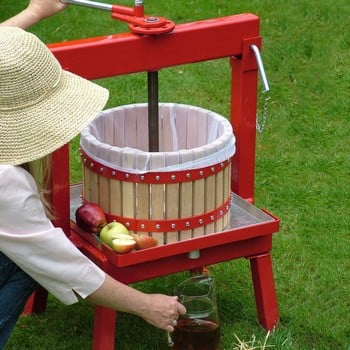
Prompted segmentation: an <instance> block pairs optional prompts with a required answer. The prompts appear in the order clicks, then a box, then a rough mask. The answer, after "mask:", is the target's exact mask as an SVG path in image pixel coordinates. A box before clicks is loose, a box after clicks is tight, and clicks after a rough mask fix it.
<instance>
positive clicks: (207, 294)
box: [171, 275, 220, 350]
mask: <svg viewBox="0 0 350 350" xmlns="http://www.w3.org/2000/svg"><path fill="white" fill-rule="evenodd" d="M175 295H177V296H178V298H179V301H180V302H181V303H182V304H183V305H184V306H185V307H186V310H187V311H186V314H185V315H182V316H181V317H180V319H179V320H178V321H177V325H176V326H175V330H174V332H173V333H172V334H171V338H172V342H173V348H172V349H173V350H219V349H220V327H219V317H218V310H217V303H216V289H215V281H214V279H213V278H212V277H210V276H207V275H200V276H195V277H191V278H189V279H187V280H185V281H183V282H182V283H180V284H179V285H178V286H177V287H176V288H175Z"/></svg>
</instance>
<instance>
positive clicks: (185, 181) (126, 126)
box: [81, 103, 235, 244]
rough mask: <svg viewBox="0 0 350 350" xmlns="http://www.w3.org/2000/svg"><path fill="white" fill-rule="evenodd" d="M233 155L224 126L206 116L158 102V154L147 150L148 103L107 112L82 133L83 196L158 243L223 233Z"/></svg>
mask: <svg viewBox="0 0 350 350" xmlns="http://www.w3.org/2000/svg"><path fill="white" fill-rule="evenodd" d="M234 152H235V138H234V135H233V131H232V127H231V124H230V123H229V122H228V120H226V119H225V118H224V117H222V116H220V115H218V114H216V113H214V112H212V111H209V110H206V109H202V108H199V107H194V106H189V105H183V104H175V103H160V104H159V152H148V107H147V104H134V105H127V106H121V107H117V108H112V109H109V110H106V111H103V112H102V113H101V114H100V115H99V116H98V117H97V118H96V119H95V120H94V121H93V122H92V123H91V124H90V125H89V126H88V127H87V128H85V129H84V130H83V131H82V133H81V157H82V163H83V197H84V198H85V199H86V200H87V201H91V202H96V203H98V204H100V206H101V207H102V208H103V209H104V211H105V213H106V215H107V219H108V221H113V220H116V221H119V222H121V223H123V224H124V225H126V226H127V227H128V229H129V230H130V231H131V232H139V233H148V234H149V235H152V236H154V237H155V238H156V239H157V240H158V242H159V244H167V243H171V242H178V241H182V240H186V239H190V238H193V237H198V236H202V235H205V234H208V233H213V232H218V231H222V230H223V229H224V228H225V227H226V225H227V224H228V222H229V217H230V194H231V193H230V183H231V161H230V159H231V157H232V155H233V154H234Z"/></svg>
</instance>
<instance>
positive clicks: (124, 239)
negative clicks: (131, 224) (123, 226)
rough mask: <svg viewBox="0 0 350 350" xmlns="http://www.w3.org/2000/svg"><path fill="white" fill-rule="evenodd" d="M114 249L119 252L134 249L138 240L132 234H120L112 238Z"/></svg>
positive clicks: (127, 251) (123, 252)
mask: <svg viewBox="0 0 350 350" xmlns="http://www.w3.org/2000/svg"><path fill="white" fill-rule="evenodd" d="M111 246H112V249H113V250H114V251H115V252H116V253H119V254H125V253H129V252H130V251H132V250H133V249H134V248H135V246H136V241H135V240H134V238H133V237H132V236H131V235H125V234H119V235H118V236H117V237H115V238H113V239H112V245H111Z"/></svg>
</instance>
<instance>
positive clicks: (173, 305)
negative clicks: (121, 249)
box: [86, 275, 186, 332]
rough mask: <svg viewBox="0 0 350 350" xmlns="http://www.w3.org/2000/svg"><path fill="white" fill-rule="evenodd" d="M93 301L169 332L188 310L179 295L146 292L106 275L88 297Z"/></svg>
mask: <svg viewBox="0 0 350 350" xmlns="http://www.w3.org/2000/svg"><path fill="white" fill-rule="evenodd" d="M86 299H87V300H89V301H90V302H91V303H93V304H97V305H100V306H104V307H108V308H111V309H114V310H117V311H121V312H127V313H131V314H134V315H136V316H139V317H141V318H143V319H144V320H146V321H147V322H148V323H150V324H151V325H153V326H155V327H158V328H161V329H164V330H166V331H168V332H172V331H173V330H174V324H173V320H177V319H178V318H179V315H181V314H184V313H185V312H186V309H185V307H184V306H183V305H182V304H180V303H179V302H178V301H177V297H174V296H167V295H163V294H145V293H142V292H140V291H138V290H136V289H134V288H131V287H129V286H127V285H125V284H122V283H120V282H118V281H116V280H115V279H113V278H111V277H110V276H108V275H106V278H105V281H104V282H103V284H102V285H101V287H100V288H98V289H97V290H96V291H95V292H93V293H92V294H90V295H89V296H88V297H87V298H86Z"/></svg>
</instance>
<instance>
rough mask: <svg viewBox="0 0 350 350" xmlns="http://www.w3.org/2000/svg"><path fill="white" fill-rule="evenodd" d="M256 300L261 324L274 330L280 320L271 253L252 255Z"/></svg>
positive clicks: (251, 264)
mask: <svg viewBox="0 0 350 350" xmlns="http://www.w3.org/2000/svg"><path fill="white" fill-rule="evenodd" d="M249 259H250V267H251V271H252V277H253V284H254V292H255V302H256V308H257V312H258V319H259V322H260V324H261V325H262V326H263V327H264V328H265V329H266V330H272V329H273V328H274V327H275V326H276V324H277V322H278V318H279V315H278V305H277V298H276V292H275V285H274V277H273V272H272V263H271V256H270V254H269V253H267V254H263V255H258V256H254V257H250V258H249Z"/></svg>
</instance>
